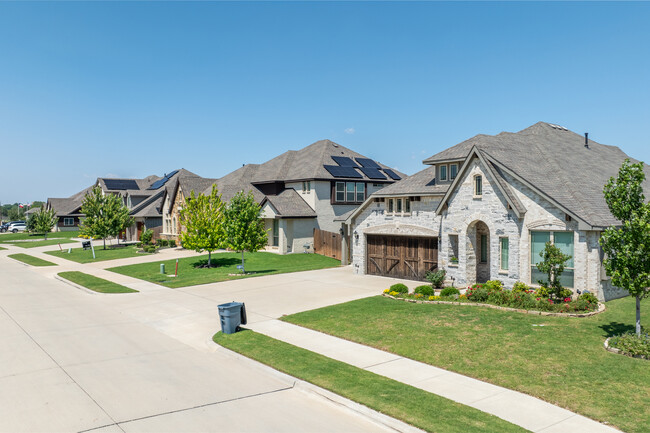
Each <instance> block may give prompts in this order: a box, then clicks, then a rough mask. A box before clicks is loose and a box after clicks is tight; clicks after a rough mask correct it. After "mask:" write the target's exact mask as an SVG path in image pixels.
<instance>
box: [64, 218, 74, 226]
mask: <svg viewBox="0 0 650 433" xmlns="http://www.w3.org/2000/svg"><path fill="white" fill-rule="evenodd" d="M63 225H64V226H73V225H74V218H63Z"/></svg>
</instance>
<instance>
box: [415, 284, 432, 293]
mask: <svg viewBox="0 0 650 433" xmlns="http://www.w3.org/2000/svg"><path fill="white" fill-rule="evenodd" d="M414 292H415V293H416V294H420V295H423V296H433V295H434V292H433V287H431V286H427V285H424V286H417V287H416V288H415V290H414Z"/></svg>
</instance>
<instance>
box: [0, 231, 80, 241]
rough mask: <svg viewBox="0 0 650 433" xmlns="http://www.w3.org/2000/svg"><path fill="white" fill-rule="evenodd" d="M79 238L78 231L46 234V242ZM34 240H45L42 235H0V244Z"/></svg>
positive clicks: (22, 233) (21, 233) (23, 233)
mask: <svg viewBox="0 0 650 433" xmlns="http://www.w3.org/2000/svg"><path fill="white" fill-rule="evenodd" d="M77 236H79V231H78V230H76V231H71V232H51V233H48V234H47V240H50V239H70V238H76V237H77ZM35 240H45V236H44V235H43V233H26V232H19V233H0V244H2V243H7V242H11V241H35Z"/></svg>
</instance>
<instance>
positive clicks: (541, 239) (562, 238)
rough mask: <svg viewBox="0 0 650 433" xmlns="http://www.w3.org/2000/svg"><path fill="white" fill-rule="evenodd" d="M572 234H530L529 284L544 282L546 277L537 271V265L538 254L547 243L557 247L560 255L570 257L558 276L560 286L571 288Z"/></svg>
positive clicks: (573, 275)
mask: <svg viewBox="0 0 650 433" xmlns="http://www.w3.org/2000/svg"><path fill="white" fill-rule="evenodd" d="M573 237H574V236H573V232H560V231H558V232H554V231H532V232H530V264H531V271H530V283H531V284H539V281H540V280H542V281H545V280H546V278H547V275H546V274H545V273H543V272H541V271H540V270H539V269H537V264H538V263H539V262H541V261H542V257H541V256H540V253H541V252H542V251H544V248H545V247H546V243H547V242H551V243H552V244H553V245H555V246H556V247H558V248H559V249H560V251H562V253H564V254H566V255H568V256H571V258H570V259H569V260H567V261H566V263H565V264H564V272H562V275H560V284H562V285H563V286H564V287H567V288H573V285H574V277H575V267H574V261H573Z"/></svg>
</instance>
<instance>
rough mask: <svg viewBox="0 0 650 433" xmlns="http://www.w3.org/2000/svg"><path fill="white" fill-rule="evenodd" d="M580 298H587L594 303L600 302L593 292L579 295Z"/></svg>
mask: <svg viewBox="0 0 650 433" xmlns="http://www.w3.org/2000/svg"><path fill="white" fill-rule="evenodd" d="M578 300H585V301H587V302H590V303H592V304H598V298H597V297H596V295H594V294H593V293H591V292H584V293H583V294H581V295H580V296H578Z"/></svg>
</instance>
